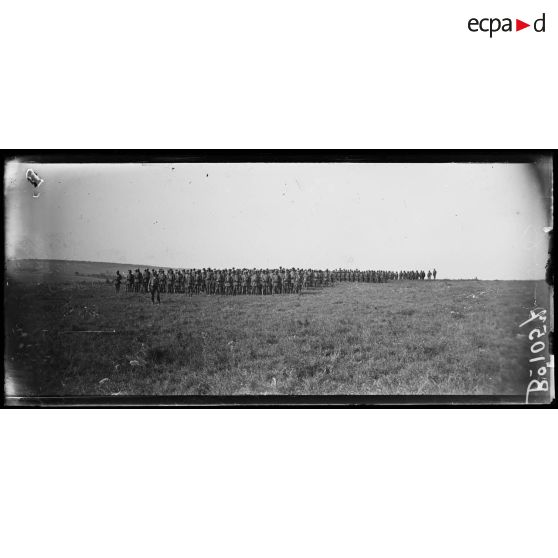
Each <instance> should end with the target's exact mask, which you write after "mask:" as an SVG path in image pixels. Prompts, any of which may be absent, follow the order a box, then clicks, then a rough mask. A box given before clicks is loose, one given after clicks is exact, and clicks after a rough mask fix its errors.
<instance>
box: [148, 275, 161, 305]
mask: <svg viewBox="0 0 558 558" xmlns="http://www.w3.org/2000/svg"><path fill="white" fill-rule="evenodd" d="M159 285H160V283H159V274H158V273H153V274H152V275H151V277H150V279H149V292H150V293H151V304H155V293H157V304H161V295H160V294H159Z"/></svg>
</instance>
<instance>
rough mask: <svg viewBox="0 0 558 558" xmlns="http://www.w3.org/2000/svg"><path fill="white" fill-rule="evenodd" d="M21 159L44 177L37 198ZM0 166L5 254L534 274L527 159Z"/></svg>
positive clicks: (539, 217) (537, 241) (533, 180)
mask: <svg viewBox="0 0 558 558" xmlns="http://www.w3.org/2000/svg"><path fill="white" fill-rule="evenodd" d="M28 168H33V169H34V170H35V171H36V172H37V173H38V174H39V175H40V176H41V178H44V179H45V182H44V184H43V185H42V186H41V188H40V191H41V195H40V197H39V198H38V199H33V197H32V190H33V187H32V186H31V184H29V183H28V182H27V181H26V178H25V172H26V170H27V169H28ZM5 171H6V172H5V183H6V184H5V192H6V232H7V236H6V242H7V246H6V248H7V250H6V254H7V257H8V258H18V259H21V258H45V259H74V260H88V261H103V262H119V263H135V264H145V265H153V266H165V267H167V266H172V267H180V268H183V267H276V266H284V267H285V266H288V267H291V266H295V267H317V268H330V269H334V268H338V267H352V268H360V269H396V270H399V269H425V270H428V269H432V268H433V267H436V268H437V269H438V272H439V276H441V277H450V278H468V277H478V278H479V279H541V278H543V277H544V264H545V259H546V252H547V244H546V238H545V236H544V233H543V232H542V228H543V227H544V226H545V225H547V224H548V223H547V221H548V217H547V212H548V209H547V207H545V203H544V202H543V200H542V194H541V193H540V192H541V190H540V188H538V187H537V177H536V174H535V172H534V170H533V169H532V168H531V167H530V166H528V165H520V164H493V165H491V164H360V163H359V164H353V163H342V164H340V163H320V164H306V163H304V164H300V163H293V164H279V163H277V164H275V163H274V164H261V163H260V164H229V163H226V164H222V163H221V164H203V163H199V164H198V163H194V164H192V163H187V164H186V163H183V164H147V165H142V164H33V165H29V164H26V163H25V162H18V161H11V162H8V163H7V165H6V169H5Z"/></svg>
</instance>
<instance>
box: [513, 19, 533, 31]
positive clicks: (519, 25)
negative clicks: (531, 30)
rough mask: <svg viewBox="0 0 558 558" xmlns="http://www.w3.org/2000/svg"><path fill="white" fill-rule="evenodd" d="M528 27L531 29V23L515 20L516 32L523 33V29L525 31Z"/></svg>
mask: <svg viewBox="0 0 558 558" xmlns="http://www.w3.org/2000/svg"><path fill="white" fill-rule="evenodd" d="M526 27H531V24H530V23H525V22H524V21H521V20H520V19H516V20H515V30H516V31H521V30H522V29H525V28H526Z"/></svg>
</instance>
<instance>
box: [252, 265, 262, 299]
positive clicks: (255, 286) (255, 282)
mask: <svg viewBox="0 0 558 558" xmlns="http://www.w3.org/2000/svg"><path fill="white" fill-rule="evenodd" d="M250 284H251V286H252V294H253V295H256V294H259V292H260V274H259V272H258V271H257V270H256V269H254V270H253V272H252V277H250Z"/></svg>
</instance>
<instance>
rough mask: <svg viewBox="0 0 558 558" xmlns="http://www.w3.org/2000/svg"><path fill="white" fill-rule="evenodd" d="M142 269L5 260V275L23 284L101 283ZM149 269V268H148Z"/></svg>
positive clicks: (128, 265) (106, 263)
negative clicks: (133, 270) (130, 270)
mask: <svg viewBox="0 0 558 558" xmlns="http://www.w3.org/2000/svg"><path fill="white" fill-rule="evenodd" d="M138 267H139V268H140V269H144V268H145V267H147V266H146V265H138V264H127V263H124V264H123V263H114V262H83V261H74V260H7V261H6V267H5V269H6V275H7V276H8V278H11V279H12V280H16V281H21V282H25V283H60V282H63V283H66V282H75V281H102V282H104V281H105V280H106V279H112V278H113V277H114V275H116V271H117V270H120V273H122V274H125V273H126V272H127V270H128V269H136V268H138ZM149 267H151V266H149Z"/></svg>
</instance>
